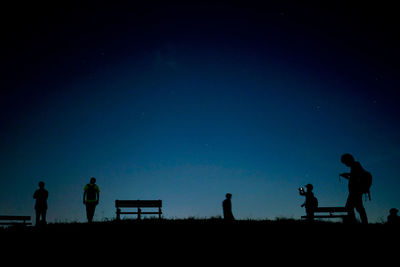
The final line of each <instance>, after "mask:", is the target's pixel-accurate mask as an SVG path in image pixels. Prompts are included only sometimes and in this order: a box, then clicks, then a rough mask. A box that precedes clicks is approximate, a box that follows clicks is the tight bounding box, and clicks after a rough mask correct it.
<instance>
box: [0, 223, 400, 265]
mask: <svg viewBox="0 0 400 267" xmlns="http://www.w3.org/2000/svg"><path fill="white" fill-rule="evenodd" d="M0 238H1V246H2V250H1V251H2V254H3V255H5V256H11V255H14V254H15V253H17V254H18V255H29V256H26V257H24V256H21V257H20V258H19V260H27V259H28V260H30V261H32V263H34V262H35V260H39V259H40V260H44V261H46V260H48V261H49V262H50V263H55V262H54V259H57V264H63V263H64V264H67V263H68V262H69V261H72V262H71V263H74V264H78V263H77V262H76V261H77V260H78V259H81V260H82V261H80V263H83V262H86V263H90V262H91V261H92V263H93V264H98V263H102V262H103V263H104V262H108V263H110V261H112V263H113V265H114V264H120V263H121V264H132V265H138V264H139V263H141V264H147V265H155V264H160V263H162V264H174V265H199V264H201V265H204V264H207V265H218V264H224V265H227V264H239V263H240V262H241V263H246V265H254V264H257V265H260V264H262V265H276V264H277V263H278V262H279V265H281V264H289V263H292V264H293V263H296V264H298V265H321V264H349V263H352V262H353V263H354V264H355V263H357V265H359V264H363V263H364V264H369V263H370V264H372V262H374V261H379V265H381V264H385V263H387V264H389V263H390V262H392V261H393V258H396V254H395V253H394V252H396V251H397V250H398V247H399V230H398V229H396V228H394V227H389V226H388V225H382V224H371V225H366V226H364V225H345V224H341V223H324V222H317V223H312V224H310V223H307V222H304V221H296V220H276V221H236V222H233V223H225V222H223V221H222V220H218V219H215V220H213V219H210V220H196V219H194V220H161V221H159V220H142V221H135V220H132V221H121V222H115V221H112V222H99V223H93V224H85V223H70V224H49V225H47V226H45V227H42V228H37V227H12V228H8V229H1V230H0ZM12 257H15V256H12ZM34 259H35V260H34ZM274 262H275V263H274Z"/></svg>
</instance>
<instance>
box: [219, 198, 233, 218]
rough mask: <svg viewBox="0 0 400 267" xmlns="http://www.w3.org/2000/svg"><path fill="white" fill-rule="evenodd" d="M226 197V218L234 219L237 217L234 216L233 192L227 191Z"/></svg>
mask: <svg viewBox="0 0 400 267" xmlns="http://www.w3.org/2000/svg"><path fill="white" fill-rule="evenodd" d="M225 197H226V199H225V200H224V201H222V210H223V213H224V220H225V221H234V220H235V218H234V217H233V213H232V202H231V198H232V194H230V193H227V194H226V195H225Z"/></svg>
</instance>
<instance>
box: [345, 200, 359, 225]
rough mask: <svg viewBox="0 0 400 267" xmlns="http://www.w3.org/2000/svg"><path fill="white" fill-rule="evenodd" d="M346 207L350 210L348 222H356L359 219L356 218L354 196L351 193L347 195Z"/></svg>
mask: <svg viewBox="0 0 400 267" xmlns="http://www.w3.org/2000/svg"><path fill="white" fill-rule="evenodd" d="M345 207H346V209H347V210H348V212H349V218H348V222H350V223H355V222H356V221H357V220H356V213H355V212H354V197H353V196H352V195H351V194H349V196H348V197H347V201H346V206H345Z"/></svg>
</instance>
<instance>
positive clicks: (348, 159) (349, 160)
mask: <svg viewBox="0 0 400 267" xmlns="http://www.w3.org/2000/svg"><path fill="white" fill-rule="evenodd" d="M340 160H341V162H342V163H343V164H344V165H346V166H347V167H351V166H352V165H353V163H354V162H355V160H354V157H353V156H352V155H351V154H349V153H346V154H343V155H342V157H341V159H340Z"/></svg>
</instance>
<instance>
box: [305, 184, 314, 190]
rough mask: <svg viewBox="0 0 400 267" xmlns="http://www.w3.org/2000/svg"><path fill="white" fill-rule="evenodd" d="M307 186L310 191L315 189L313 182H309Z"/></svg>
mask: <svg viewBox="0 0 400 267" xmlns="http://www.w3.org/2000/svg"><path fill="white" fill-rule="evenodd" d="M306 188H307V191H308V192H311V191H312V190H313V189H314V186H313V185H312V184H307V185H306Z"/></svg>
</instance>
